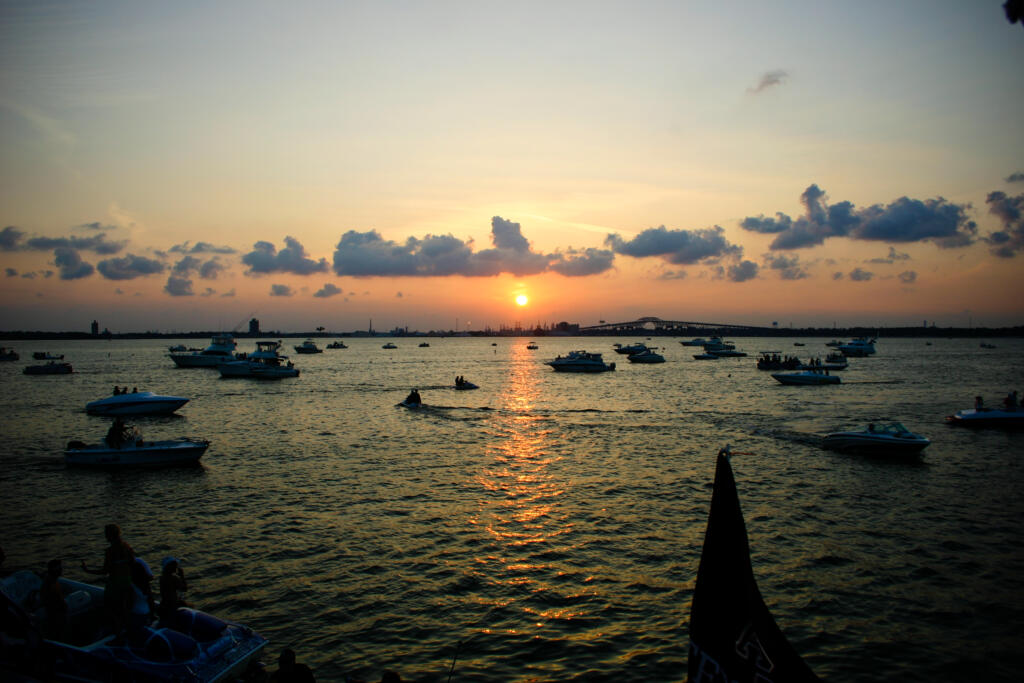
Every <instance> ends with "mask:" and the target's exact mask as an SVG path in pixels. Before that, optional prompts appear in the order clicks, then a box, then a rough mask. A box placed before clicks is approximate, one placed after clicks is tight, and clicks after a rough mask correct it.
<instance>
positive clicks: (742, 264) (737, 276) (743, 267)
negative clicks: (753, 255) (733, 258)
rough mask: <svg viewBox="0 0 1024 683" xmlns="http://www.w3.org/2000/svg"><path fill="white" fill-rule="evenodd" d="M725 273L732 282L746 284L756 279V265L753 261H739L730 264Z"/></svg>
mask: <svg viewBox="0 0 1024 683" xmlns="http://www.w3.org/2000/svg"><path fill="white" fill-rule="evenodd" d="M726 273H727V275H728V278H729V279H730V280H732V281H733V282H746V281H747V280H752V279H753V278H755V277H757V264H756V263H754V262H753V261H739V262H737V263H733V264H731V265H730V266H729V267H728V268H727V269H726Z"/></svg>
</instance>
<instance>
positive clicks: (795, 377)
mask: <svg viewBox="0 0 1024 683" xmlns="http://www.w3.org/2000/svg"><path fill="white" fill-rule="evenodd" d="M772 377H774V378H775V379H776V380H777V381H778V382H781V383H782V384H793V385H815V384H839V378H838V377H836V376H835V375H826V374H825V373H824V372H819V371H815V370H803V371H802V372H773V373H772Z"/></svg>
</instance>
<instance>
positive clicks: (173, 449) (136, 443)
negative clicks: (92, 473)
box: [64, 430, 210, 467]
mask: <svg viewBox="0 0 1024 683" xmlns="http://www.w3.org/2000/svg"><path fill="white" fill-rule="evenodd" d="M209 446H210V442H209V441H206V440H205V439H193V438H191V437H182V438H179V439H169V440H166V441H146V440H144V439H143V438H142V436H141V435H140V434H139V433H138V430H133V433H132V436H131V437H130V438H128V439H126V440H125V441H124V442H123V443H121V445H120V446H119V447H116V446H111V445H110V444H108V443H107V442H106V441H102V442H100V443H98V444H85V443H82V442H81V441H70V442H68V445H67V448H65V449H64V462H65V463H66V464H67V465H70V466H75V467H171V466H174V465H194V464H196V463H198V462H199V458H201V457H203V453H205V452H206V449H207V448H209Z"/></svg>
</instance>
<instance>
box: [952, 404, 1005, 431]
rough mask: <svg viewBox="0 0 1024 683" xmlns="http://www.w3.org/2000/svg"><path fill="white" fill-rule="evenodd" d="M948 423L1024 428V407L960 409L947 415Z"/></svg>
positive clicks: (984, 426) (962, 425)
mask: <svg viewBox="0 0 1024 683" xmlns="http://www.w3.org/2000/svg"><path fill="white" fill-rule="evenodd" d="M946 424H949V425H958V426H961V427H981V428H995V429H1024V407H1015V408H970V409H967V410H958V411H956V412H955V413H953V414H952V415H949V416H948V417H946Z"/></svg>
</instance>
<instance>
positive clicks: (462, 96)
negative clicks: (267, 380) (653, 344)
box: [0, 0, 1024, 332]
mask: <svg viewBox="0 0 1024 683" xmlns="http://www.w3.org/2000/svg"><path fill="white" fill-rule="evenodd" d="M1022 64H1024V25H1022V24H1020V23H1016V24H1011V23H1010V22H1009V21H1008V20H1007V18H1006V16H1005V14H1004V12H1003V8H1002V2H1000V1H996V0H979V1H978V2H961V1H958V0H942V1H936V0H920V1H919V0H901V1H900V2H891V1H890V0H865V1H864V2H858V3H840V2H821V1H820V0H816V1H815V2H804V1H802V0H801V1H796V0H794V1H789V2H786V1H783V2H778V3H765V2H752V1H751V2H747V1H737V2H730V3H712V2H688V1H685V0H675V1H671V2H669V1H666V2H653V1H644V0H630V1H629V2H602V1H600V0H590V1H588V2H573V1H565V2H551V1H550V0H546V1H544V2H531V1H524V2H516V3H508V2H487V1H481V0H467V1H446V0H437V1H434V2H399V1H396V2H381V1H376V2H339V1H332V2H307V1H303V0H297V1H294V2H288V3H282V2H269V1H261V0H255V1H253V0H246V1H244V2H243V1H231V0H224V1H220V2H198V1H191V0H182V1H178V2H174V3H155V2H154V3H150V2H137V1H136V0H131V1H125V2H115V1H106V2H105V1H102V0H97V1H95V2H47V1H46V0H39V1H33V0H26V1H24V2H8V1H6V0H0V145H2V154H0V330H41V331H60V330H88V328H89V325H90V323H91V322H92V321H93V320H97V321H98V322H99V323H100V326H101V328H109V329H110V330H111V331H114V332H132V331H160V332H175V331H188V330H214V329H217V330H232V329H244V327H245V325H246V324H247V322H248V320H249V318H252V317H256V318H258V319H259V320H260V322H261V325H262V327H263V329H267V330H282V331H308V330H313V329H315V328H317V327H321V326H322V327H325V328H326V329H328V330H337V331H350V330H357V329H363V330H365V329H367V328H368V327H369V325H370V321H372V325H373V328H374V329H376V330H387V329H391V328H394V327H408V328H410V329H418V330H424V331H426V330H442V329H443V330H448V329H458V330H482V329H485V328H488V327H490V328H498V327H502V326H508V327H514V326H517V325H518V326H522V327H533V326H535V325H537V324H552V323H557V322H560V321H568V322H575V323H580V324H582V325H593V324H597V323H598V322H599V321H603V320H604V321H608V322H617V321H626V320H634V319H637V318H639V317H642V316H656V317H660V318H663V319H667V320H685V321H706V322H717V323H729V324H749V325H771V324H772V323H773V322H777V323H779V325H784V326H789V325H792V326H795V327H808V326H813V327H832V326H833V325H838V326H840V327H843V326H854V325H867V326H919V325H924V324H928V325H931V324H935V325H938V326H940V327H945V326H956V327H966V326H968V325H974V326H981V325H986V326H1011V325H1022V324H1024V297H1022V296H1021V295H1020V291H1021V287H1020V284H1019V283H1020V282H1021V275H1022V274H1024V269H1022V267H1021V266H1022V265H1024V125H1021V122H1022V120H1024V119H1022V111H1024V106H1022V105H1024V69H1021V65H1022ZM517 297H526V299H525V304H524V305H520V304H519V303H517V302H516V298H517ZM520 301H522V299H520Z"/></svg>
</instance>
